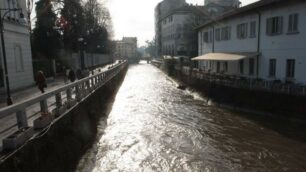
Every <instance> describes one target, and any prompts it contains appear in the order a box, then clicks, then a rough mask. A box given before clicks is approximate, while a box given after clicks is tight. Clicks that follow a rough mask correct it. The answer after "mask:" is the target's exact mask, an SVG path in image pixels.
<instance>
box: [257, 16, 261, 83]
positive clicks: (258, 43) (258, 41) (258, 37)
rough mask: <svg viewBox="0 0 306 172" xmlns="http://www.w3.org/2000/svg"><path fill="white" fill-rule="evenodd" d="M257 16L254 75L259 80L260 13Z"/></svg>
mask: <svg viewBox="0 0 306 172" xmlns="http://www.w3.org/2000/svg"><path fill="white" fill-rule="evenodd" d="M257 14H258V29H257V59H256V61H257V62H256V64H257V65H256V75H257V79H258V78H259V56H260V54H259V53H260V31H261V14H260V12H257Z"/></svg>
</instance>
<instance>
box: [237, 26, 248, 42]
mask: <svg viewBox="0 0 306 172" xmlns="http://www.w3.org/2000/svg"><path fill="white" fill-rule="evenodd" d="M247 36H248V24H247V23H242V24H239V25H237V38H238V39H245V38H246V37H247Z"/></svg>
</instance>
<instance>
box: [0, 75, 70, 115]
mask: <svg viewBox="0 0 306 172" xmlns="http://www.w3.org/2000/svg"><path fill="white" fill-rule="evenodd" d="M63 85H65V82H64V77H63V76H59V77H56V78H55V79H53V80H52V81H49V82H47V88H46V89H45V91H46V92H48V91H51V90H54V89H57V88H58V87H61V86H63ZM40 94H42V93H41V92H40V90H39V89H38V88H37V86H36V85H34V86H32V87H29V88H26V89H23V90H19V91H16V92H13V93H12V94H11V97H12V99H13V103H18V102H21V101H24V100H27V99H29V98H31V97H35V96H38V95H40ZM0 96H1V99H0V109H1V108H4V107H6V106H7V105H6V94H5V93H4V94H3V95H2V94H1V95H0ZM2 96H3V98H2Z"/></svg>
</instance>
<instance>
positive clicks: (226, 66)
mask: <svg viewBox="0 0 306 172" xmlns="http://www.w3.org/2000/svg"><path fill="white" fill-rule="evenodd" d="M227 68H228V63H227V62H223V71H224V72H227Z"/></svg>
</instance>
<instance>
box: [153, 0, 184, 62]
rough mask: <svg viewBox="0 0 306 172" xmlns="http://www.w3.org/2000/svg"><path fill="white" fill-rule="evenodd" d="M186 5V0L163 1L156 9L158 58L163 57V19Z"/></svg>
mask: <svg viewBox="0 0 306 172" xmlns="http://www.w3.org/2000/svg"><path fill="white" fill-rule="evenodd" d="M185 5H187V3H186V1H185V0H163V1H162V2H160V3H158V4H157V6H156V7H155V41H156V56H161V55H162V19H163V18H164V16H166V15H167V14H168V13H170V12H171V11H172V10H174V9H176V8H179V7H182V6H185Z"/></svg>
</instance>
